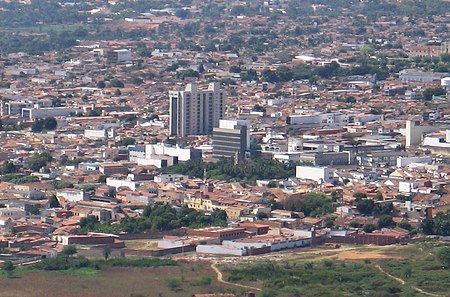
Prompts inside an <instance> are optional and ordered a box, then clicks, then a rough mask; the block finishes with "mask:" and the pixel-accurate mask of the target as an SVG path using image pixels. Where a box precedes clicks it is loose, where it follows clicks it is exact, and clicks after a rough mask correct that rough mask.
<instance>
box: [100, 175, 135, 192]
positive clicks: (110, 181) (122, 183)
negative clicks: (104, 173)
mask: <svg viewBox="0 0 450 297" xmlns="http://www.w3.org/2000/svg"><path fill="white" fill-rule="evenodd" d="M106 185H108V186H110V187H114V188H116V189H119V188H121V187H128V188H129V189H130V190H132V191H136V189H137V188H138V186H139V183H137V182H134V181H130V180H127V179H116V178H112V177H108V178H106Z"/></svg>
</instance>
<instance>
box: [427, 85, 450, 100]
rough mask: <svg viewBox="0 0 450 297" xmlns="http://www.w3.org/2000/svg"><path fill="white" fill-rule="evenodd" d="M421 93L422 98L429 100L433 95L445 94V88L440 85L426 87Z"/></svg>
mask: <svg viewBox="0 0 450 297" xmlns="http://www.w3.org/2000/svg"><path fill="white" fill-rule="evenodd" d="M422 95H423V100H425V101H430V100H431V99H433V96H442V95H445V90H444V89H443V88H440V87H435V88H426V89H425V91H423V93H422Z"/></svg>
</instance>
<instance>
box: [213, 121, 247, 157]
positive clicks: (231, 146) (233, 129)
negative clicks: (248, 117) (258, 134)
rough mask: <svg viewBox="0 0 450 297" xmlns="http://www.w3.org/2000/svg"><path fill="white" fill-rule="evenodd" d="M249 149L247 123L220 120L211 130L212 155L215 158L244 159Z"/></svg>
mask: <svg viewBox="0 0 450 297" xmlns="http://www.w3.org/2000/svg"><path fill="white" fill-rule="evenodd" d="M249 149H250V133H249V122H248V121H244V120H220V121H219V127H217V128H214V129H213V155H214V156H215V157H236V155H237V157H238V159H243V158H245V152H247V151H248V150H249Z"/></svg>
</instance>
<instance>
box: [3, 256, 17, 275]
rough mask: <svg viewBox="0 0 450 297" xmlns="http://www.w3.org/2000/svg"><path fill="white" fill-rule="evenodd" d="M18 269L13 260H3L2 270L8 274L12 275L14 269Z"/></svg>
mask: <svg viewBox="0 0 450 297" xmlns="http://www.w3.org/2000/svg"><path fill="white" fill-rule="evenodd" d="M15 269H16V267H15V266H14V264H13V262H11V261H10V260H6V261H5V262H3V265H2V270H3V271H4V272H5V273H6V276H7V277H8V278H9V277H12V274H13V271H14V270H15Z"/></svg>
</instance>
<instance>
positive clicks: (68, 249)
mask: <svg viewBox="0 0 450 297" xmlns="http://www.w3.org/2000/svg"><path fill="white" fill-rule="evenodd" d="M61 253H62V254H63V255H65V256H67V257H70V256H73V255H75V254H76V253H77V247H76V246H75V245H73V244H69V245H66V246H65V247H64V248H63V250H62V251H61Z"/></svg>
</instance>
